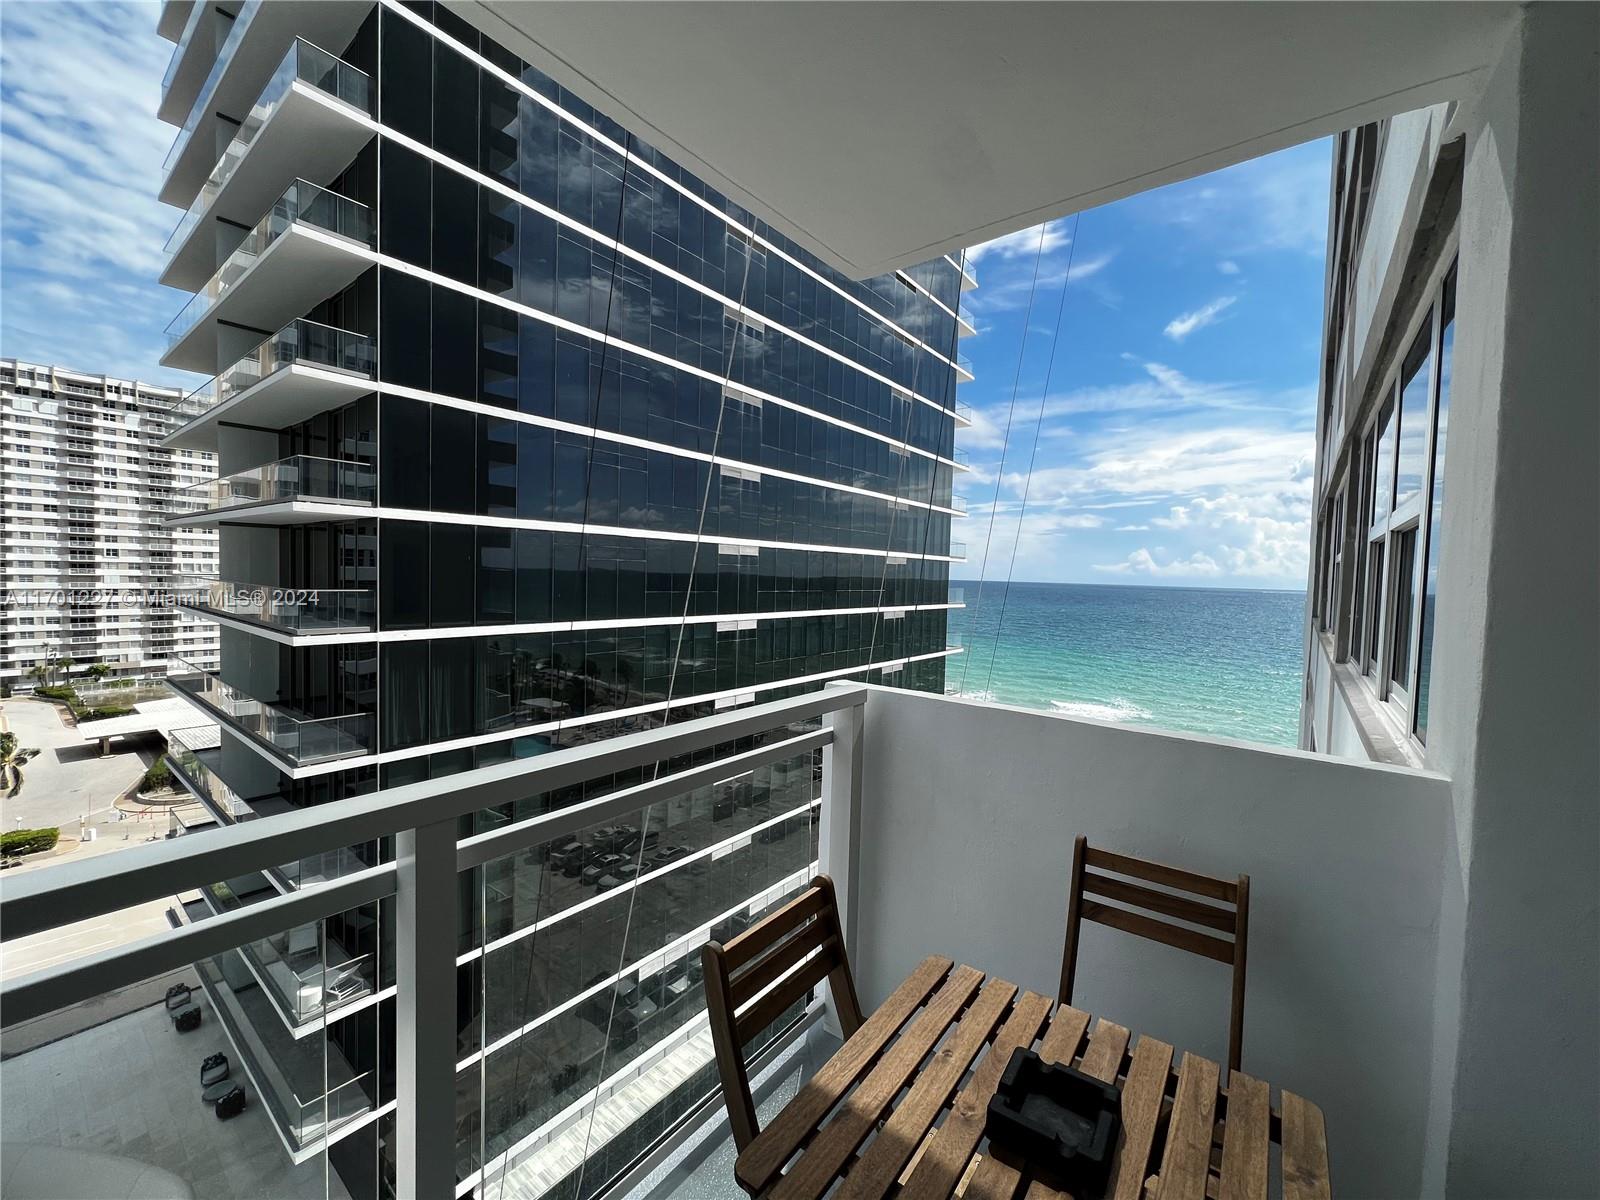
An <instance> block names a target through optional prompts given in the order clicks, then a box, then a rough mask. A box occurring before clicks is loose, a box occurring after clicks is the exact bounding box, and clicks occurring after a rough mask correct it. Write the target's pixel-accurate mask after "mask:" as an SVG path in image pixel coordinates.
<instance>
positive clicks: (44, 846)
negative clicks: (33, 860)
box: [0, 829, 61, 855]
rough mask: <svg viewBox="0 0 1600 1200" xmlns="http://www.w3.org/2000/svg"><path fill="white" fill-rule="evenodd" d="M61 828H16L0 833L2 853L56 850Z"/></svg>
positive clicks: (0, 850)
mask: <svg viewBox="0 0 1600 1200" xmlns="http://www.w3.org/2000/svg"><path fill="white" fill-rule="evenodd" d="M60 836H61V830H59V829H14V830H12V831H11V832H10V833H0V854H17V855H20V854H37V853H39V851H41V850H54V849H55V846H56V839H57V838H59V837H60Z"/></svg>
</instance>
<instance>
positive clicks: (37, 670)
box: [28, 663, 50, 687]
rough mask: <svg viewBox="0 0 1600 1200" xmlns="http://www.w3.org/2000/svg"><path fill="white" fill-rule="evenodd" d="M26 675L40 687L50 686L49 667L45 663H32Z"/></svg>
mask: <svg viewBox="0 0 1600 1200" xmlns="http://www.w3.org/2000/svg"><path fill="white" fill-rule="evenodd" d="M28 675H29V676H30V677H31V678H32V679H33V681H34V682H35V683H37V684H38V685H39V686H40V687H48V686H49V684H50V667H49V666H48V665H47V664H45V663H34V664H33V666H31V667H29V668H28Z"/></svg>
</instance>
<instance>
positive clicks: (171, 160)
mask: <svg viewBox="0 0 1600 1200" xmlns="http://www.w3.org/2000/svg"><path fill="white" fill-rule="evenodd" d="M262 3H263V0H245V2H244V5H243V7H241V8H240V9H239V12H238V15H236V16H235V17H234V19H233V28H231V29H229V30H228V36H227V39H226V40H225V41H224V42H223V43H222V46H221V47H220V48H219V49H218V50H217V61H216V62H214V63H212V64H211V70H210V71H208V72H207V73H206V81H205V82H204V83H202V84H201V85H200V91H199V92H198V93H196V94H195V98H194V103H193V104H191V105H190V106H189V115H188V116H187V117H186V118H185V119H184V122H183V128H182V129H180V130H178V136H177V137H175V138H173V139H172V145H171V147H170V148H169V149H168V150H167V157H166V159H165V160H163V162H162V164H161V173H162V174H163V175H170V174H171V173H172V168H173V166H174V165H175V164H176V163H177V161H178V159H179V158H180V157H181V156H182V154H183V148H184V147H185V146H186V145H188V144H189V139H190V138H191V137H193V136H194V132H195V130H196V129H198V128H199V127H200V122H201V120H202V119H203V118H204V117H205V115H206V114H207V113H209V112H210V111H211V97H212V96H213V95H214V94H215V93H216V90H217V84H218V83H220V82H221V81H222V76H223V74H224V73H225V72H226V71H227V69H228V64H229V63H231V62H232V61H233V56H234V54H235V52H237V51H238V49H239V43H240V42H242V41H244V36H245V34H246V33H248V32H249V31H250V22H251V21H253V20H254V19H255V15H256V13H257V12H258V11H259V10H260V8H261V5H262Z"/></svg>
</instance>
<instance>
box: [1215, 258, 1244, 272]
mask: <svg viewBox="0 0 1600 1200" xmlns="http://www.w3.org/2000/svg"><path fill="white" fill-rule="evenodd" d="M1217 270H1219V271H1221V272H1222V273H1223V274H1224V275H1237V274H1238V273H1239V264H1238V263H1236V262H1234V261H1233V259H1231V258H1225V259H1223V260H1222V261H1221V262H1219V263H1218V264H1217Z"/></svg>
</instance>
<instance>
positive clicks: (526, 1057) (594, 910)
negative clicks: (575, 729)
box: [457, 751, 819, 1194]
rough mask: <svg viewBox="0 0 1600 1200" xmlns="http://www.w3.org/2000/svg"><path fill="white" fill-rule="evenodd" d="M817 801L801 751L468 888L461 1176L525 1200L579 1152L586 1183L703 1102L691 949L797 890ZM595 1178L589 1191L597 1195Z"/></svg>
mask: <svg viewBox="0 0 1600 1200" xmlns="http://www.w3.org/2000/svg"><path fill="white" fill-rule="evenodd" d="M818 795H819V784H818V781H817V762H816V754H815V752H809V751H808V752H804V753H800V754H795V755H793V756H791V757H789V758H785V759H782V760H780V761H778V762H776V763H773V764H771V765H768V766H764V767H760V768H757V769H756V770H754V771H747V772H744V773H742V774H735V775H734V776H733V777H732V778H730V779H728V780H724V781H721V782H719V783H717V784H714V785H708V786H705V787H701V788H695V789H693V790H688V791H685V792H683V793H681V794H679V795H677V796H673V797H671V798H670V799H666V800H662V801H659V802H657V803H655V804H653V805H651V806H649V807H648V808H640V809H636V810H633V811H631V812H626V813H624V814H622V815H620V816H618V817H616V818H614V819H612V820H610V821H608V822H606V823H605V824H602V825H597V826H591V827H589V828H586V829H582V830H580V831H578V832H577V833H574V834H570V835H567V836H564V837H561V838H557V839H554V840H552V841H550V842H548V843H545V844H542V845H538V846H535V847H533V848H532V850H531V851H521V852H518V853H516V854H513V855H508V856H506V857H504V858H498V859H494V860H491V861H490V862H489V863H487V864H485V865H484V866H483V867H481V868H478V869H477V870H476V871H474V872H473V873H472V876H471V877H470V888H471V891H472V893H473V895H474V897H475V905H474V907H475V908H476V909H477V912H478V916H479V922H480V924H479V928H478V929H476V930H474V933H475V934H476V935H477V939H478V940H481V939H483V938H487V941H488V948H487V951H486V952H485V953H484V955H483V957H482V965H481V969H479V968H477V967H476V964H475V966H474V973H473V976H472V978H473V980H474V983H475V985H476V987H477V989H478V990H477V991H476V993H475V994H474V996H473V1008H474V1011H473V1012H472V1013H471V1018H472V1019H471V1020H470V1021H465V1022H464V1023H463V1030H462V1033H461V1035H460V1041H459V1044H458V1047H457V1048H458V1052H459V1053H460V1055H461V1057H462V1058H469V1057H472V1058H475V1059H476V1061H477V1063H478V1065H479V1066H480V1068H481V1070H482V1078H483V1086H484V1104H483V1107H482V1110H481V1112H477V1113H464V1114H460V1116H461V1117H462V1118H463V1119H461V1120H459V1121H458V1128H462V1129H465V1130H467V1131H468V1132H467V1139H468V1140H467V1142H466V1143H465V1144H462V1145H458V1148H457V1159H458V1162H460V1163H463V1164H474V1165H475V1164H479V1163H483V1164H487V1168H488V1171H489V1177H490V1178H491V1179H492V1178H495V1177H497V1176H498V1175H499V1174H500V1173H501V1172H502V1171H507V1172H508V1173H509V1175H510V1179H509V1180H508V1181H507V1182H508V1183H509V1184H510V1185H511V1186H510V1187H508V1188H507V1192H508V1194H509V1192H511V1191H512V1190H517V1189H518V1185H519V1184H526V1185H527V1186H529V1187H531V1188H534V1191H533V1192H532V1193H530V1194H538V1193H539V1192H542V1191H544V1190H545V1188H546V1186H548V1184H550V1183H552V1182H555V1181H558V1180H560V1179H561V1178H562V1177H563V1176H564V1175H565V1174H566V1169H565V1168H564V1167H563V1166H562V1165H561V1164H563V1163H576V1162H577V1161H579V1160H580V1159H581V1158H582V1157H583V1154H582V1153H579V1154H577V1155H576V1156H573V1151H574V1149H575V1148H576V1149H579V1150H581V1148H582V1145H583V1143H584V1141H585V1139H586V1138H591V1137H592V1139H593V1140H592V1142H591V1144H590V1146H589V1149H588V1152H587V1153H588V1155H589V1157H590V1159H591V1167H593V1166H594V1162H595V1160H596V1159H597V1158H598V1157H601V1156H606V1157H615V1156H617V1155H621V1154H623V1152H624V1150H625V1149H626V1150H627V1151H628V1152H629V1156H631V1153H633V1152H635V1151H636V1150H637V1149H642V1148H643V1145H647V1144H648V1143H649V1142H650V1141H651V1140H653V1139H654V1138H655V1137H657V1136H659V1134H660V1132H661V1129H662V1127H663V1124H664V1123H667V1122H669V1121H670V1119H671V1118H672V1117H675V1116H676V1115H677V1114H678V1113H681V1112H682V1111H683V1110H684V1106H685V1104H686V1102H688V1101H692V1100H696V1099H698V1098H700V1097H701V1096H703V1095H706V1094H709V1093H710V1092H711V1090H712V1089H714V1087H715V1086H716V1083H715V1067H714V1066H713V1065H712V1063H711V1058H710V1050H709V1047H708V1046H707V1045H706V1043H705V1039H704V1038H703V1037H698V1038H697V1037H695V1036H694V1034H695V1033H696V1031H697V1030H699V1029H701V1028H702V1027H703V1020H704V1011H705V1000H704V993H703V989H702V987H701V973H700V948H701V946H702V945H703V944H704V943H705V942H706V941H707V939H708V938H716V939H719V940H723V941H726V940H728V939H729V938H731V937H732V936H733V934H734V933H735V932H737V931H738V930H741V929H743V928H746V927H747V926H748V925H750V924H751V923H753V922H754V921H755V920H756V919H758V917H759V915H761V914H762V913H764V912H765V911H767V910H768V909H769V908H770V907H772V906H774V905H775V904H776V903H779V902H781V901H782V899H783V898H785V897H787V896H789V895H791V894H792V893H793V892H794V891H795V890H796V889H798V888H800V887H802V886H804V883H805V881H806V880H807V879H808V878H809V876H810V874H811V872H812V870H813V868H814V864H815V861H816V853H817V829H818V827H817V821H816V817H817V812H818V809H817V807H816V804H815V802H816V800H817V798H818ZM465 890H466V887H465V886H464V888H463V891H465ZM530 971H531V972H533V973H534V976H533V977H534V978H536V979H537V980H538V986H537V987H536V988H535V989H533V991H531V992H530V991H529V989H528V988H527V986H526V980H527V979H528V978H529V973H530ZM796 1012H798V1009H797V1010H796ZM485 1050H486V1051H487V1053H486V1054H485V1053H483V1052H484V1051H485ZM603 1083H604V1084H605V1086H604V1087H602V1084H603ZM683 1089H687V1090H683ZM473 1100H474V1105H473V1107H474V1108H476V1096H474V1097H473ZM580 1103H582V1104H583V1105H584V1106H583V1107H581V1108H579V1109H577V1110H575V1111H574V1108H573V1106H574V1105H576V1104H580ZM595 1104H598V1106H599V1110H600V1115H599V1117H598V1119H596V1120H595V1121H594V1124H593V1128H592V1129H591V1128H590V1116H591V1114H592V1113H593V1112H594V1108H593V1105H595ZM616 1114H626V1116H624V1117H623V1119H622V1120H620V1121H614V1120H612V1117H613V1116H614V1115H616ZM466 1118H471V1119H466ZM480 1118H481V1119H480ZM508 1159H509V1162H508ZM551 1172H555V1174H554V1175H552V1174H551ZM605 1174H607V1172H604V1171H597V1172H596V1174H595V1175H591V1176H588V1177H587V1178H588V1179H589V1181H590V1183H592V1184H594V1185H595V1186H598V1185H599V1184H600V1182H601V1178H600V1177H601V1176H603V1175H605ZM535 1181H539V1182H538V1183H535ZM519 1194H521V1192H520V1191H519ZM556 1194H566V1193H565V1192H562V1191H560V1190H559V1189H557V1191H556Z"/></svg>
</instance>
